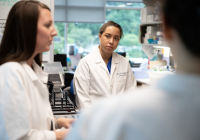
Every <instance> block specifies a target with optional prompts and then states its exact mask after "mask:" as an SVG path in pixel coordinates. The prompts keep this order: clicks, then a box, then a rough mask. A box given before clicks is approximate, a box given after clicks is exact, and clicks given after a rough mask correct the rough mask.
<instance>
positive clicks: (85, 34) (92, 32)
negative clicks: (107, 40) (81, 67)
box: [67, 23, 102, 68]
mask: <svg viewBox="0 0 200 140" xmlns="http://www.w3.org/2000/svg"><path fill="white" fill-rule="evenodd" d="M101 26H102V24H99V23H68V24H67V50H68V52H67V54H68V56H69V58H70V60H68V61H70V63H68V64H69V65H68V66H69V67H71V68H76V66H77V65H78V62H79V60H80V59H81V58H83V57H84V56H86V55H87V54H89V53H90V52H91V51H92V50H93V49H94V48H95V47H97V46H98V45H99V37H98V35H99V29H100V28H101Z"/></svg>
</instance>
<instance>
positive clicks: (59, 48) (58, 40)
mask: <svg viewBox="0 0 200 140" xmlns="http://www.w3.org/2000/svg"><path fill="white" fill-rule="evenodd" d="M54 26H55V29H56V31H57V36H55V37H54V54H61V53H65V28H66V23H61V22H55V25H54Z"/></svg>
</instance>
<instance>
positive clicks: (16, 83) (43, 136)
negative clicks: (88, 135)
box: [0, 61, 56, 140]
mask: <svg viewBox="0 0 200 140" xmlns="http://www.w3.org/2000/svg"><path fill="white" fill-rule="evenodd" d="M33 68H34V71H35V72H34V71H33V70H32V69H31V67H30V66H29V65H28V64H27V63H26V62H25V61H24V62H20V63H17V62H8V63H5V64H3V65H1V66H0V74H1V78H0V112H1V113H0V115H1V116H0V120H1V121H3V122H4V126H1V127H2V128H1V129H0V131H6V133H7V137H9V139H11V140H21V139H24V140H55V139H56V135H55V133H54V132H53V131H50V127H51V121H52V122H53V126H55V122H54V116H53V113H52V110H51V107H50V103H49V92H48V90H47V86H46V85H45V84H44V83H47V76H48V75H47V74H46V73H44V72H43V71H42V69H41V68H40V67H39V66H38V65H37V64H36V63H35V62H33ZM2 125H3V124H2ZM54 128H55V127H54ZM1 133H2V132H0V134H1ZM4 137H6V136H4Z"/></svg>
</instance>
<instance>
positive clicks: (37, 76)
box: [21, 60, 48, 83]
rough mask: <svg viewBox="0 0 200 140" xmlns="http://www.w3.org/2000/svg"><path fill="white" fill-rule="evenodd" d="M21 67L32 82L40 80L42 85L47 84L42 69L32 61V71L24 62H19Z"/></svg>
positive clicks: (46, 75) (45, 74) (46, 76)
mask: <svg viewBox="0 0 200 140" xmlns="http://www.w3.org/2000/svg"><path fill="white" fill-rule="evenodd" d="M21 65H22V67H23V68H24V70H25V71H26V73H27V74H28V75H29V77H30V78H31V80H32V81H36V80H41V81H42V82H43V83H47V79H48V74H47V73H45V72H43V71H42V68H41V67H39V66H38V64H36V62H35V61H34V60H33V63H32V66H33V69H34V71H33V69H32V68H31V67H30V66H29V65H28V64H27V62H26V61H23V62H21Z"/></svg>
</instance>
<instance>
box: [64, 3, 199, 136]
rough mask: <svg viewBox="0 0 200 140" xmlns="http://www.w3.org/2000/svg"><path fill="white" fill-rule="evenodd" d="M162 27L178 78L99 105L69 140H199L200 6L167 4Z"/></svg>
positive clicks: (74, 130)
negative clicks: (175, 63)
mask: <svg viewBox="0 0 200 140" xmlns="http://www.w3.org/2000/svg"><path fill="white" fill-rule="evenodd" d="M185 9H187V10H185ZM163 22H164V32H165V39H166V40H167V42H168V45H169V46H170V48H171V51H172V53H173V55H174V57H175V60H176V61H177V64H178V69H177V73H176V74H174V75H170V76H167V77H165V78H164V79H162V80H161V81H159V82H158V85H156V86H154V87H152V86H151V87H148V88H145V89H139V90H138V91H137V92H134V93H133V91H129V93H130V94H126V95H124V96H122V97H118V98H117V99H111V100H107V101H105V102H102V103H99V104H98V105H95V106H94V107H93V108H92V109H90V110H87V111H86V112H85V113H84V114H83V115H82V116H81V117H80V118H79V120H78V122H77V123H76V124H75V126H74V128H73V130H72V131H71V132H69V135H68V137H66V140H199V139H200V133H199V130H200V121H199V117H200V42H199V36H200V1H199V0H190V1H188V0H164V3H163Z"/></svg>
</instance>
